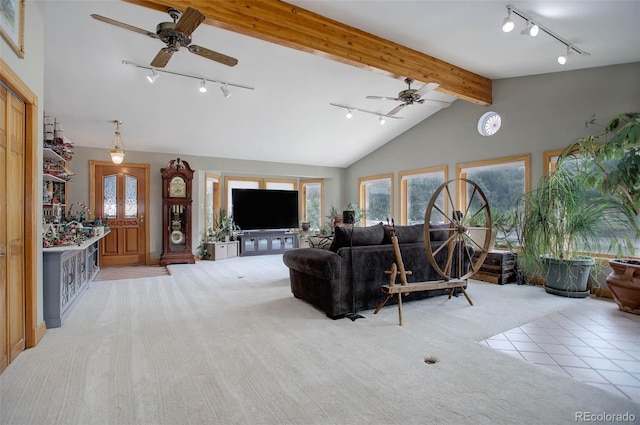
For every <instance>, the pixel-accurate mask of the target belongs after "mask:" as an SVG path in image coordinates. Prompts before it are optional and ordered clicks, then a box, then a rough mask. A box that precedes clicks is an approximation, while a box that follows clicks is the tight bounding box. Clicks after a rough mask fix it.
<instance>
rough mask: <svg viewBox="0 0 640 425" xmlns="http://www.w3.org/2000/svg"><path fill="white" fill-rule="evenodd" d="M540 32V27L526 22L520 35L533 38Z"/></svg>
mask: <svg viewBox="0 0 640 425" xmlns="http://www.w3.org/2000/svg"><path fill="white" fill-rule="evenodd" d="M539 32H540V27H539V26H537V25H536V24H535V23H533V22H531V21H527V26H526V28H525V29H523V30H522V32H521V33H520V34H522V35H530V36H531V37H535V36H536V35H538V33H539Z"/></svg>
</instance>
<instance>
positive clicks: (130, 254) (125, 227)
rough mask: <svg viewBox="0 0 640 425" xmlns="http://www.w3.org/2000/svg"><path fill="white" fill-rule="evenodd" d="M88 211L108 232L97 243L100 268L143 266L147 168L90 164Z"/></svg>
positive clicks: (147, 195)
mask: <svg viewBox="0 0 640 425" xmlns="http://www.w3.org/2000/svg"><path fill="white" fill-rule="evenodd" d="M89 167H90V169H91V173H92V174H93V178H92V179H91V181H92V186H93V188H92V190H91V193H93V194H94V196H93V197H92V203H93V204H94V206H93V208H92V210H93V211H95V214H100V216H101V218H102V220H103V222H106V224H107V225H108V226H109V228H110V230H111V232H110V233H109V234H108V235H106V236H105V237H104V238H103V239H102V240H101V243H100V265H101V266H133V265H145V264H147V258H148V254H149V248H148V247H149V243H148V237H147V233H148V232H147V229H148V226H147V223H146V222H147V214H146V213H147V205H148V197H149V194H148V192H149V191H148V188H147V185H148V179H149V165H148V164H124V165H114V164H112V163H109V162H104V163H103V162H97V161H90V162H89Z"/></svg>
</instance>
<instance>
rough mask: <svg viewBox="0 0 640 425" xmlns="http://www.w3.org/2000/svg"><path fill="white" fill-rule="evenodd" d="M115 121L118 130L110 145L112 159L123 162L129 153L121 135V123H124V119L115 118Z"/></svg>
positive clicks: (119, 162)
mask: <svg viewBox="0 0 640 425" xmlns="http://www.w3.org/2000/svg"><path fill="white" fill-rule="evenodd" d="M113 122H114V123H115V125H116V132H115V135H114V136H113V140H112V141H111V145H110V146H109V155H111V161H112V162H113V163H114V164H122V161H124V156H125V155H126V154H127V151H125V150H124V142H123V141H122V136H120V124H122V121H120V120H113Z"/></svg>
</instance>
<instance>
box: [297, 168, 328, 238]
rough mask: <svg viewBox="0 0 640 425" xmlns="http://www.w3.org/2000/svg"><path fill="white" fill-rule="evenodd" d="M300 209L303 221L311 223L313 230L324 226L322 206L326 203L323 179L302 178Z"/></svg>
mask: <svg viewBox="0 0 640 425" xmlns="http://www.w3.org/2000/svg"><path fill="white" fill-rule="evenodd" d="M300 188H301V189H302V191H301V194H300V201H301V203H300V204H301V205H300V210H301V214H300V217H302V221H304V222H308V223H309V228H310V229H311V230H320V229H321V228H322V206H323V204H324V181H323V180H300Z"/></svg>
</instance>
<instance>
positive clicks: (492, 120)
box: [478, 111, 502, 136]
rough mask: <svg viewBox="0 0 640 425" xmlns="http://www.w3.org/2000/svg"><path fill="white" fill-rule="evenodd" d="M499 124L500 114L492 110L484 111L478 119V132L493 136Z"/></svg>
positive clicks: (500, 121) (498, 128) (500, 122)
mask: <svg viewBox="0 0 640 425" xmlns="http://www.w3.org/2000/svg"><path fill="white" fill-rule="evenodd" d="M500 124H502V118H501V117H500V114H498V113H497V112H493V111H489V112H486V113H484V114H482V116H481V117H480V119H479V120H478V133H480V134H482V135H483V136H493V135H494V134H496V133H497V132H498V130H500Z"/></svg>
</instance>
